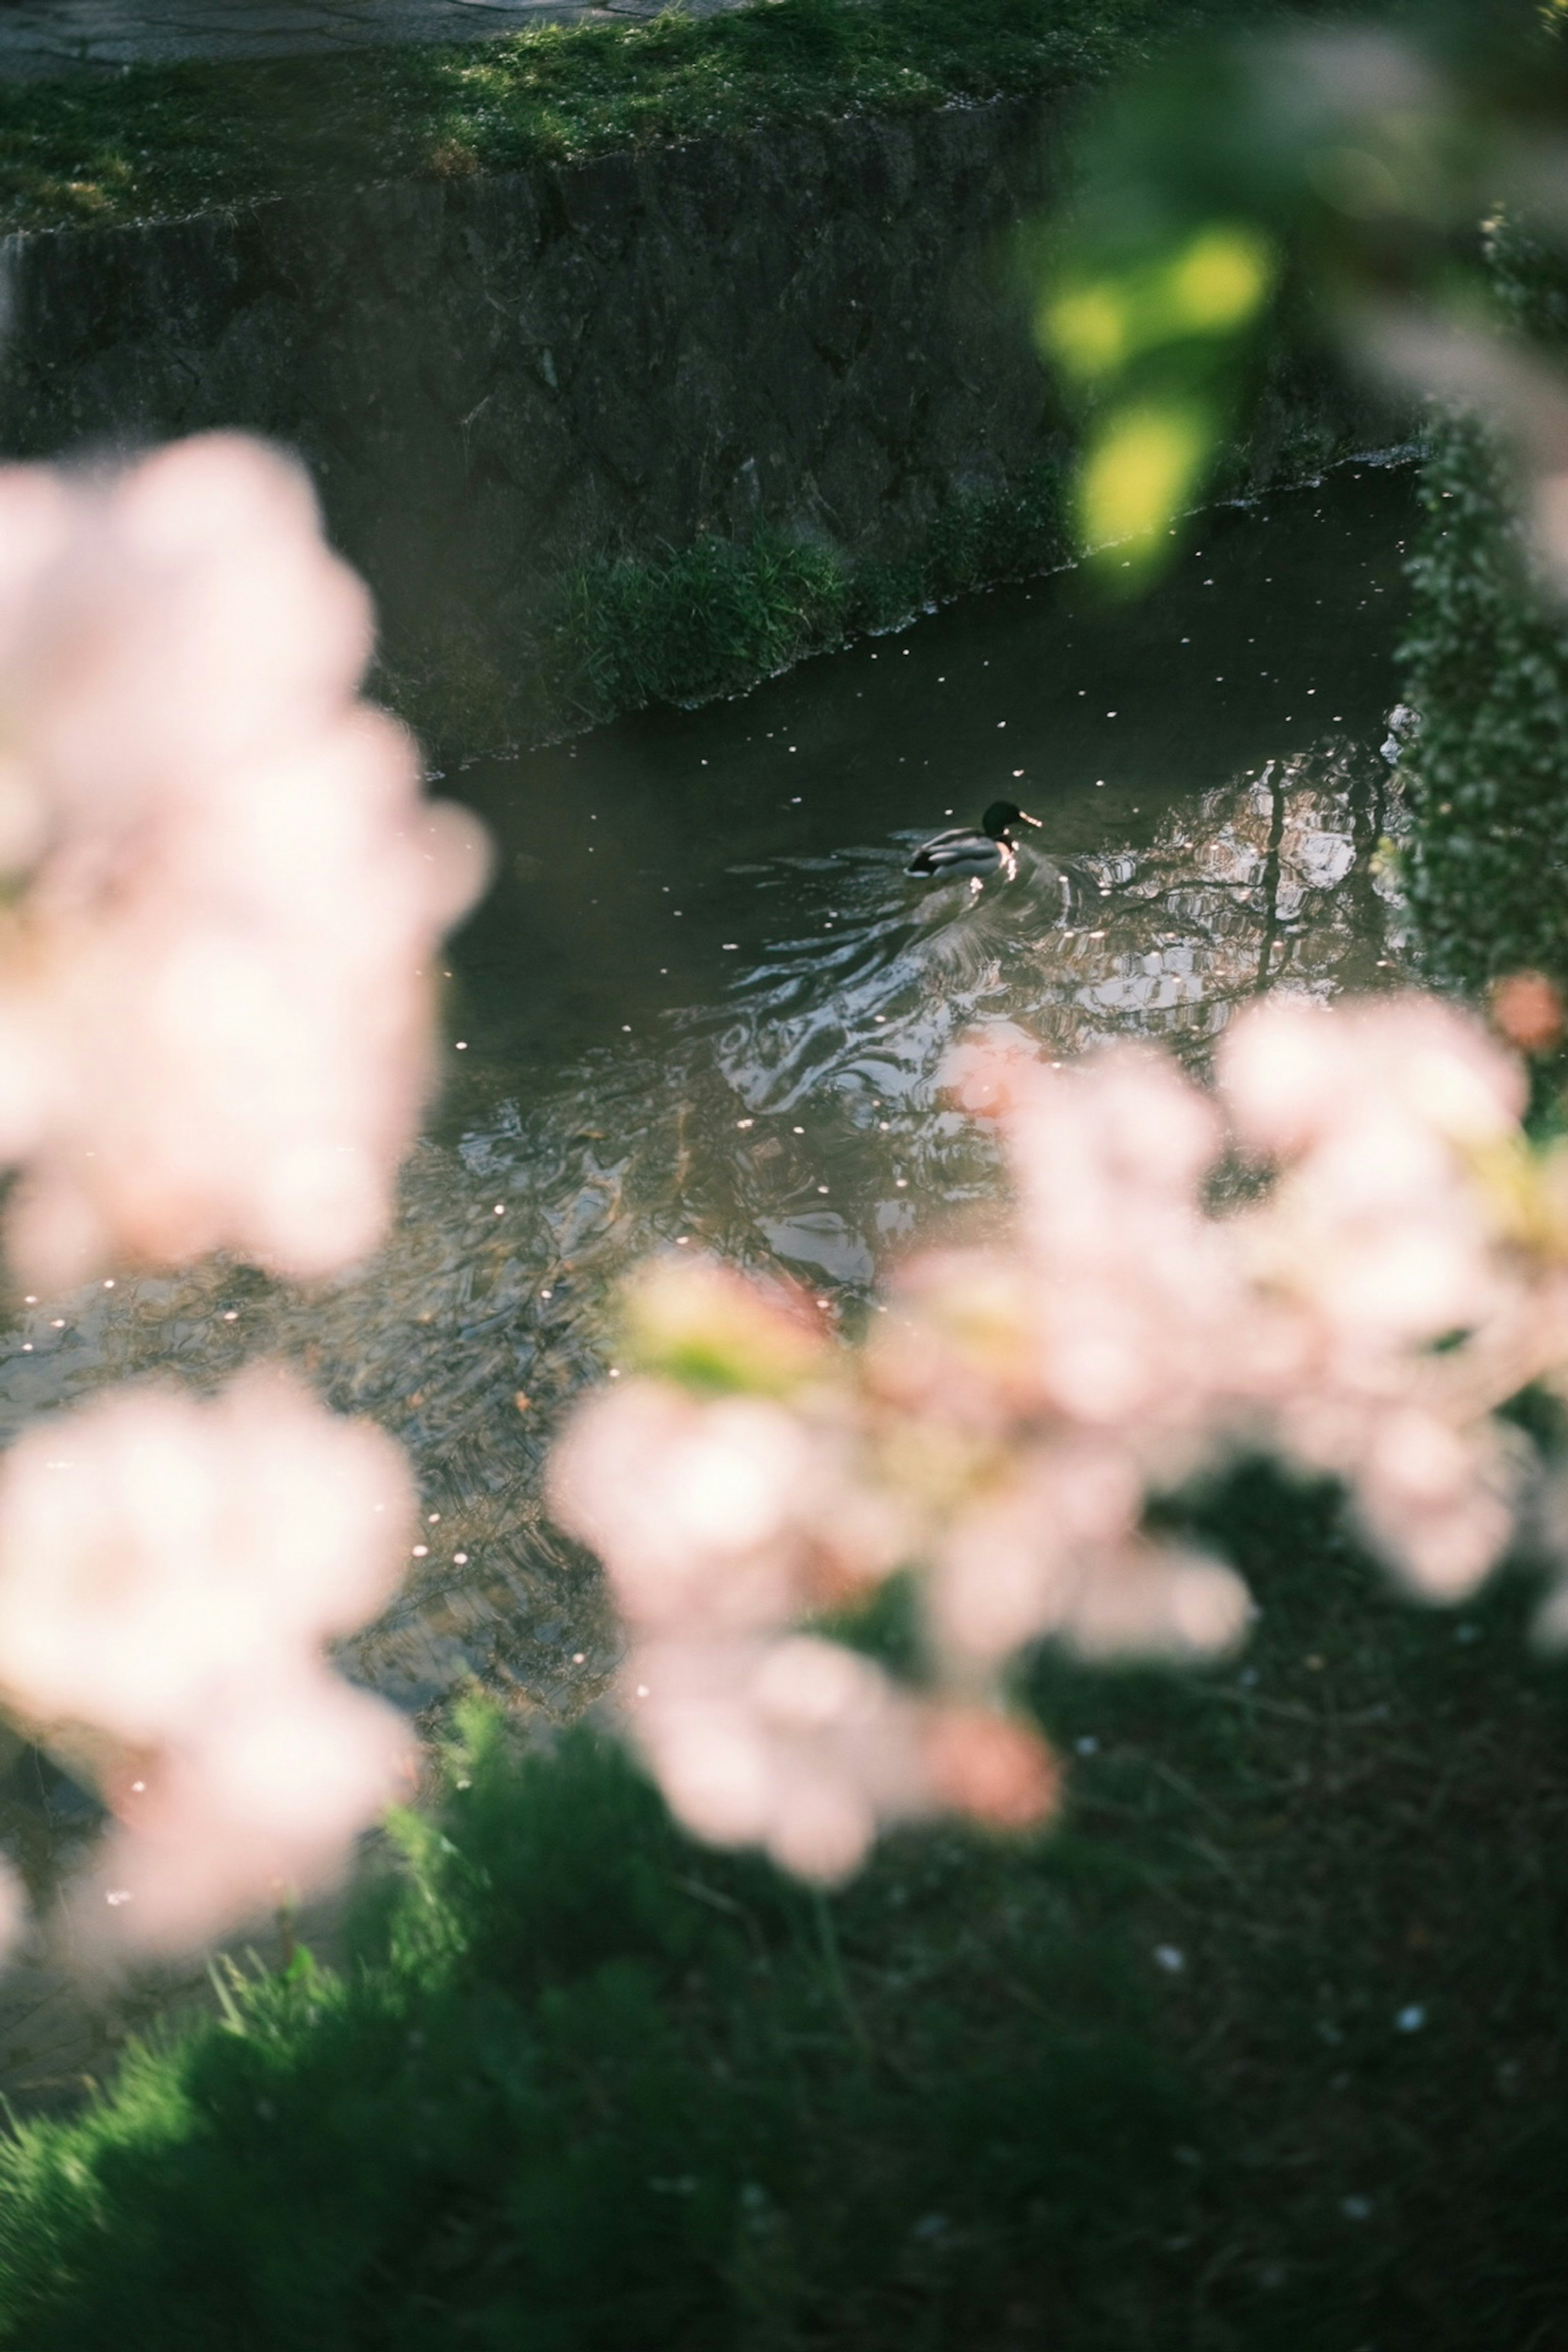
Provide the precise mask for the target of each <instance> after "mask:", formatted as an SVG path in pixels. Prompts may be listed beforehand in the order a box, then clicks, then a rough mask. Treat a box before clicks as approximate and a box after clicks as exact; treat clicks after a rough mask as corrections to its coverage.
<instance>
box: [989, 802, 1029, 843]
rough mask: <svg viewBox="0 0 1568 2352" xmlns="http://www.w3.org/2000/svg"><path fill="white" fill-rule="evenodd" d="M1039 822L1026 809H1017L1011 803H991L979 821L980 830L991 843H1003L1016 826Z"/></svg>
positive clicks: (1015, 805) (1013, 803)
mask: <svg viewBox="0 0 1568 2352" xmlns="http://www.w3.org/2000/svg"><path fill="white" fill-rule="evenodd" d="M1039 822H1040V820H1039V818H1038V817H1037V816H1031V815H1030V814H1028V811H1027V810H1026V809H1021V808H1019V807H1018V806H1017V804H1016V803H1015V802H1013V801H993V802H992V803H991V805H990V807H989V808H988V809H987V810H986V812H985V814H984V816H983V817H982V818H981V820H980V823H981V825H982V828H983V829H984V831H985V832H986V833H988V834H989V835H990V836H991V838H992V840H993V841H1005V840H1006V839H1007V836H1008V835H1009V834H1010V833H1011V831H1012V829H1013V827H1014V826H1015V825H1016V824H1039Z"/></svg>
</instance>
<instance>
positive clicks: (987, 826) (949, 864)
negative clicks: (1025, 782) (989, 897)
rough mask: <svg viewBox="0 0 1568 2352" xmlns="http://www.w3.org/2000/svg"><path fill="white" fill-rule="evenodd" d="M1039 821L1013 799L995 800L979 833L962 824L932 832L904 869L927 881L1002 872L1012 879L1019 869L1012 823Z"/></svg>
mask: <svg viewBox="0 0 1568 2352" xmlns="http://www.w3.org/2000/svg"><path fill="white" fill-rule="evenodd" d="M1039 822H1040V820H1039V818H1038V817H1037V816H1030V815H1029V814H1028V813H1027V811H1026V810H1025V809H1021V808H1017V807H1016V806H1015V805H1014V803H1012V802H1011V801H993V802H992V803H991V805H990V807H989V808H988V809H987V810H986V812H985V814H984V816H983V817H982V818H981V820H980V830H979V832H978V833H976V832H973V830H971V828H970V827H968V826H967V825H962V824H960V825H954V826H953V827H952V830H951V832H948V833H933V834H932V835H931V839H930V840H929V841H922V842H921V845H920V847H919V848H918V849H917V850H916V852H915V854H914V856H912V857H911V858H910V862H909V864H908V865H907V866H905V868H904V872H905V873H906V874H913V875H916V876H918V877H919V878H920V879H921V880H922V881H926V882H955V881H959V880H963V879H969V880H972V881H974V882H976V883H978V882H979V880H980V879H981V877H982V876H984V875H986V874H995V873H998V872H1001V873H1005V875H1006V877H1007V879H1008V880H1009V882H1010V881H1011V880H1012V878H1013V877H1014V875H1015V874H1016V872H1017V870H1018V845H1017V843H1016V841H1015V840H1014V838H1013V827H1014V826H1015V825H1016V824H1039Z"/></svg>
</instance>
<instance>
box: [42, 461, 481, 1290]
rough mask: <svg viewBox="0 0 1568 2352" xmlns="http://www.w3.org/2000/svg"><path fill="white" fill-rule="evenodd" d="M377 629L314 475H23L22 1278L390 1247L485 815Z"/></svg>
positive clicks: (50, 1280) (161, 470) (144, 470)
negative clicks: (394, 688)
mask: <svg viewBox="0 0 1568 2352" xmlns="http://www.w3.org/2000/svg"><path fill="white" fill-rule="evenodd" d="M371 644H372V624H371V614H370V608H369V604H368V600H367V598H366V596H365V593H364V591H363V588H362V587H361V586H360V584H359V583H358V581H357V580H356V579H355V578H354V576H353V573H352V572H349V571H348V570H347V569H346V568H345V567H344V566H343V565H342V563H340V562H338V561H337V559H336V558H335V557H334V556H332V555H331V553H330V551H328V549H327V548H326V546H325V544H324V543H323V541H322V539H321V526H320V520H319V517H318V515H317V511H316V507H315V502H314V499H313V497H312V494H311V491H310V486H309V484H308V482H307V480H306V478H305V477H304V475H303V474H302V472H301V471H300V469H299V468H298V467H296V466H294V465H293V464H291V463H290V462H289V460H287V459H286V458H284V457H281V456H280V455H279V454H278V453H277V452H275V451H272V450H270V449H268V448H267V447H265V446H262V445H260V444H258V443H256V442H252V441H247V440H244V439H242V438H240V437H238V436H228V435H212V436H206V437H205V438H200V439H196V440H193V441H186V442H183V443H179V444H176V445H175V446H172V447H170V448H167V449H163V450H162V451H159V452H157V453H156V454H154V455H153V456H152V457H147V458H144V459H142V461H141V462H140V463H138V464H135V465H133V466H131V467H128V468H126V469H125V470H124V471H122V472H120V473H118V474H113V475H108V476H102V477H100V476H94V475H89V474H79V475H68V474H64V473H60V472H58V471H53V470H50V469H47V468H43V467H12V468H9V469H6V470H0V714H3V717H0V865H4V866H8V867H9V869H10V870H11V872H12V874H13V875H14V877H16V884H17V886H18V888H19V895H18V896H17V897H16V898H15V899H14V901H13V903H12V904H11V906H10V908H8V910H7V911H6V913H5V916H4V918H3V919H0V1158H3V1159H5V1160H11V1161H13V1162H14V1163H16V1164H17V1165H18V1166H19V1168H20V1171H21V1175H20V1181H19V1182H18V1184H17V1187H16V1192H15V1194H14V1197H13V1201H12V1203H11V1207H10V1210H9V1213H8V1223H7V1233H8V1247H9V1251H10V1255H11V1257H12V1260H13V1263H14V1265H15V1266H16V1270H17V1272H18V1273H19V1274H20V1275H21V1276H23V1277H24V1278H25V1279H26V1280H27V1281H28V1282H30V1283H33V1284H34V1285H36V1286H37V1287H39V1288H40V1289H41V1288H46V1287H52V1286H58V1285H62V1284H65V1283H68V1282H71V1281H75V1280H77V1279H79V1278H80V1277H81V1276H85V1275H87V1274H89V1273H90V1272H92V1271H94V1270H96V1269H97V1268H99V1267H100V1266H101V1265H103V1264H105V1263H107V1262H109V1261H110V1260H113V1259H115V1258H117V1257H130V1258H133V1259H147V1260H154V1261H158V1262H163V1263H172V1262H174V1263H177V1262H182V1261H184V1260H187V1259H190V1258H193V1257H195V1256H198V1255H202V1254H203V1253H205V1252H206V1251H210V1250H214V1249H218V1248H226V1249H231V1250H234V1251H235V1252H237V1254H239V1255H244V1256H247V1257H250V1258H253V1259H254V1260H256V1261H257V1262H258V1264H261V1265H267V1266H268V1267H272V1268H275V1269H277V1270H278V1271H280V1272H283V1273H286V1274H291V1275H296V1276H310V1275H319V1274H322V1273H325V1272H328V1271H331V1269H333V1268H336V1267H339V1266H342V1265H346V1264H348V1263H350V1262H352V1261H353V1260H354V1259H357V1258H360V1257H362V1256H363V1255H365V1254H366V1253H367V1252H368V1251H369V1250H371V1249H373V1248H374V1246H375V1244H376V1243H377V1241H378V1240H379V1239H380V1237H381V1234H382V1233H383V1231H384V1227H385V1224H386V1221H387V1217H388V1214H389V1213H390V1207H391V1199H392V1184H393V1179H394V1176H395V1171H396V1168H397V1165H398V1162H399V1160H401V1158H402V1157H403V1155H404V1154H405V1151H406V1150H408V1148H409V1146H410V1144H411V1143H412V1141H413V1139H414V1135H415V1132H416V1125H417V1120H418V1117H419V1113H420V1109H421V1107H422V1105H423V1102H424V1099H425V1096H426V1091H427V1088H428V1084H429V1079H430V1075H431V1071H430V1043H431V1034H432V1024H431V1017H430V1016H431V1011H432V1005H433V997H434V991H433V985H432V974H431V961H432V954H433V950H434V949H435V945H436V941H437V939H438V937H439V935H440V933H441V931H442V930H443V929H445V928H446V927H447V925H448V924H449V923H451V922H452V921H453V920H454V919H455V918H456V917H457V916H458V915H459V914H461V913H462V911H463V910H464V908H466V907H467V906H468V904H469V903H470V902H471V900H472V898H474V896H475V894H476V892H477V890H478V888H479V885H480V882H481V881H482V878H483V874H484V867H485V856H486V852H485V845H484V841H483V836H482V835H481V834H480V832H479V828H478V826H477V825H476V824H475V823H474V822H473V820H472V819H471V818H469V817H468V816H467V815H466V814H462V813H461V812H459V811H458V810H456V809H453V808H450V807H446V806H441V805H433V804H431V803H426V802H424V801H422V800H421V798H420V796H419V792H418V781H419V780H418V770H417V763H416V755H415V752H414V749H413V746H412V744H411V743H410V741H409V740H408V738H407V737H406V735H405V733H404V731H403V730H402V729H401V728H399V727H398V726H397V725H395V722H394V721H392V720H391V719H387V718H386V717H384V715H383V714H382V713H381V712H379V711H377V710H374V709H372V708H371V707H370V706H368V705H367V704H364V703H362V702H360V701H358V700H356V692H357V688H358V683H359V679H360V677H361V675H362V673H363V669H364V667H365V664H366V662H367V660H368V657H369V654H370V650H371Z"/></svg>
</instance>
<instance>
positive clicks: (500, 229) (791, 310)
mask: <svg viewBox="0 0 1568 2352" xmlns="http://www.w3.org/2000/svg"><path fill="white" fill-rule="evenodd" d="M1067 104H1068V101H1066V100H1056V101H1051V102H1047V103H1041V102H1040V101H1037V100H1035V101H1020V100H999V101H996V102H994V103H992V104H989V105H984V106H957V105H955V106H950V107H946V108H943V109H942V110H936V111H931V112H920V113H911V114H910V115H906V116H900V117H896V118H891V119H876V118H868V117H865V116H849V117H847V118H845V119H844V120H843V121H840V122H838V123H836V124H834V125H831V126H829V127H827V128H826V129H814V130H803V131H791V132H785V133H773V134H770V135H769V136H768V137H767V138H766V139H761V138H758V139H754V140H747V141H740V140H734V139H714V140H712V141H710V142H694V143H691V144H688V145H683V146H677V147H668V148H660V149H654V150H648V151H643V152H636V153H627V154H621V155H612V156H606V157H604V158H601V159H599V160H597V161H595V162H592V163H581V164H575V165H572V166H562V167H540V168H538V169H535V170H533V171H531V172H527V173H516V174H511V175H507V176H504V177H495V178H470V179H462V180H457V181H453V182H447V183H436V182H421V183H412V182H399V183H392V184H384V185H378V186H373V187H367V188H364V189H362V190H359V191H357V192H353V193H342V194H336V195H333V196H332V197H331V198H330V199H323V200H321V201H320V202H318V203H315V204H311V203H306V202H301V201H288V202H276V203H268V204H265V205H257V206H255V207H254V208H251V209H249V210H247V211H244V212H242V213H239V214H237V215H217V214H214V215H202V216H198V217H195V218H193V219H190V220H185V221H180V222H173V223H166V224H161V225H153V226H146V227H141V228H124V229H110V230H102V231H80V230H72V231H60V232H56V233H52V234H44V235H28V236H13V237H11V238H9V239H6V240H5V243H4V247H3V249H0V250H3V267H4V273H5V275H4V280H3V283H0V299H3V303H4V309H3V312H0V316H3V317H4V319H5V323H6V327H7V330H8V331H7V333H6V336H5V344H4V348H3V351H0V447H3V448H4V450H5V452H6V453H7V454H9V455H13V456H32V455H43V456H54V455H57V454H58V453H60V452H65V451H72V450H78V449H83V448H87V449H91V448H94V447H99V448H101V447H103V446H115V447H120V446H129V445H133V444H135V443H137V442H139V441H146V440H153V439H158V438H163V437H165V436H171V435H175V434H182V433H189V432H193V431H196V430H199V429H201V428H203V427H205V426H209V425H245V426H249V427H251V428H254V429H256V430H258V431H260V432H263V433H268V434H271V435H273V436H277V437H278V438H279V439H280V440H282V441H285V442H288V443H290V444H292V445H293V446H296V447H297V448H299V449H300V451H301V452H302V453H303V455H304V456H305V457H306V459H307V460H308V462H309V464H310V467H311V468H312V471H313V472H314V474H315V476H316V478H317V480H318V482H319V484H320V487H321V494H322V497H323V499H324V502H325V505H326V509H327V513H328V516H329V519H330V522H331V529H332V530H333V533H334V535H335V537H336V539H337V541H338V542H339V544H340V545H341V546H342V548H343V549H344V551H346V552H347V553H348V555H349V556H350V557H351V559H352V560H353V562H355V563H356V564H358V565H359V566H360V568H361V569H362V570H363V572H365V573H366V574H367V575H368V577H369V578H370V580H371V582H372V583H373V585H374V589H375V591H376V593H377V595H378V597H379V599H380V602H381V605H382V610H383V614H384V628H385V637H386V645H387V649H388V659H389V665H390V667H391V669H392V672H393V674H394V675H395V676H399V675H400V676H401V677H403V678H404V679H405V680H407V681H409V682H410V684H411V686H412V687H413V688H414V689H415V697H416V700H417V698H418V695H417V688H418V684H419V681H420V680H421V678H422V677H423V678H426V679H428V678H429V677H431V676H432V675H433V674H434V673H435V672H437V671H440V670H443V669H444V670H446V671H447V672H448V673H449V674H451V675H452V676H454V677H461V676H462V675H463V674H465V673H471V674H472V676H473V677H474V678H475V679H476V681H477V680H479V678H480V677H481V676H482V677H483V678H484V680H485V681H487V684H486V686H485V689H484V692H485V695H489V698H490V699H491V700H492V701H493V695H492V694H490V688H493V686H494V683H495V681H496V680H497V679H500V680H502V681H505V680H507V679H509V678H512V679H515V680H516V681H518V688H519V693H520V694H521V701H519V702H518V703H517V706H516V715H517V717H518V720H519V723H522V724H526V704H527V696H526V693H524V692H523V689H522V680H523V677H524V673H525V672H526V669H527V667H528V662H529V658H530V648H531V646H532V645H533V644H534V643H535V641H536V637H537V633H538V630H539V627H540V625H541V619H542V615H543V614H546V613H547V612H548V610H549V609H550V606H551V604H552V599H556V598H558V597H559V595H560V593H561V591H562V588H563V583H565V582H566V580H568V579H569V578H570V577H571V575H572V574H573V573H574V572H577V571H579V570H580V569H581V568H582V567H583V566H584V564H588V563H591V562H595V560H597V559H602V558H604V557H605V556H617V555H625V556H630V557H632V558H635V559H641V560H645V561H656V560H657V559H658V557H659V555H660V554H661V553H666V552H668V551H669V550H670V549H672V548H678V547H681V546H685V545H687V544H689V543H690V542H691V541H693V540H695V539H697V538H699V537H700V536H701V535H703V534H720V535H722V536H725V537H729V538H732V539H733V538H744V537H745V536H747V535H748V534H749V533H751V532H752V530H754V529H755V528H756V527H757V526H758V525H761V524H771V525H775V526H779V527H781V528H783V529H784V530H787V531H790V532H794V533H801V534H805V535H808V536H811V537H813V538H815V539H817V540H819V541H824V542H826V543H828V544H830V545H831V546H833V547H835V548H836V549H837V550H839V551H843V552H844V553H845V554H847V555H848V556H850V557H851V558H853V559H855V560H857V561H860V560H871V561H893V562H897V561H900V560H904V559H907V558H909V557H910V555H911V554H912V553H914V552H916V551H918V549H919V546H920V544H921V540H922V538H923V537H924V536H925V535H926V534H928V533H929V532H930V531H931V529H932V527H933V523H934V520H935V519H936V518H937V517H938V516H939V515H940V513H941V511H942V509H943V507H944V505H946V504H950V503H951V502H952V500H953V499H954V498H957V497H962V496H963V495H964V494H972V493H979V494H983V495H984V494H995V493H997V492H1005V490H1006V489H1007V487H1008V485H1009V484H1010V483H1014V482H1017V481H1021V480H1022V479H1023V478H1025V477H1026V475H1027V474H1028V473H1029V472H1030V470H1031V469H1036V470H1037V468H1038V467H1039V466H1040V464H1041V462H1042V460H1044V461H1047V462H1050V461H1053V460H1056V459H1058V458H1059V457H1060V454H1061V452H1062V451H1063V449H1064V447H1065V435H1064V430H1063V425H1062V422H1061V419H1060V416H1059V414H1058V409H1057V406H1056V404H1055V401H1054V398H1053V394H1052V392H1051V388H1050V385H1049V383H1048V381H1047V377H1046V375H1045V373H1044V372H1043V371H1042V369H1041V368H1040V366H1039V364H1038V362H1037V360H1036V358H1035V355H1034V352H1033V351H1032V349H1031V346H1030V342H1029V339H1028V333H1027V328H1026V319H1025V317H1024V314H1023V308H1022V305H1021V303H1020V300H1019V299H1018V298H1017V296H1016V293H1015V292H1014V291H1013V290H1012V289H1011V288H1010V286H1009V281H1008V277H1007V272H1006V268H1005V243H1006V233H1007V231H1008V230H1009V228H1010V227H1011V226H1012V225H1013V224H1014V223H1016V221H1017V220H1019V219H1020V218H1021V217H1024V216H1026V215H1028V214H1029V213H1030V212H1031V211H1033V210H1035V209H1036V208H1037V207H1038V205H1040V204H1041V202H1042V201H1043V200H1044V199H1046V198H1047V196H1048V195H1049V194H1050V193H1051V183H1052V173H1053V164H1054V162H1055V160H1056V159H1057V158H1058V156H1059V153H1060V151H1061V147H1062V143H1063V142H1062V130H1063V124H1064V121H1065V114H1066V108H1067ZM475 690H476V694H479V687H478V686H477V685H476V689H475ZM480 698H483V696H481V697H480ZM502 699H503V700H504V699H505V697H504V694H503V697H502ZM493 723H494V722H493V720H492V721H491V724H492V725H493Z"/></svg>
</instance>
